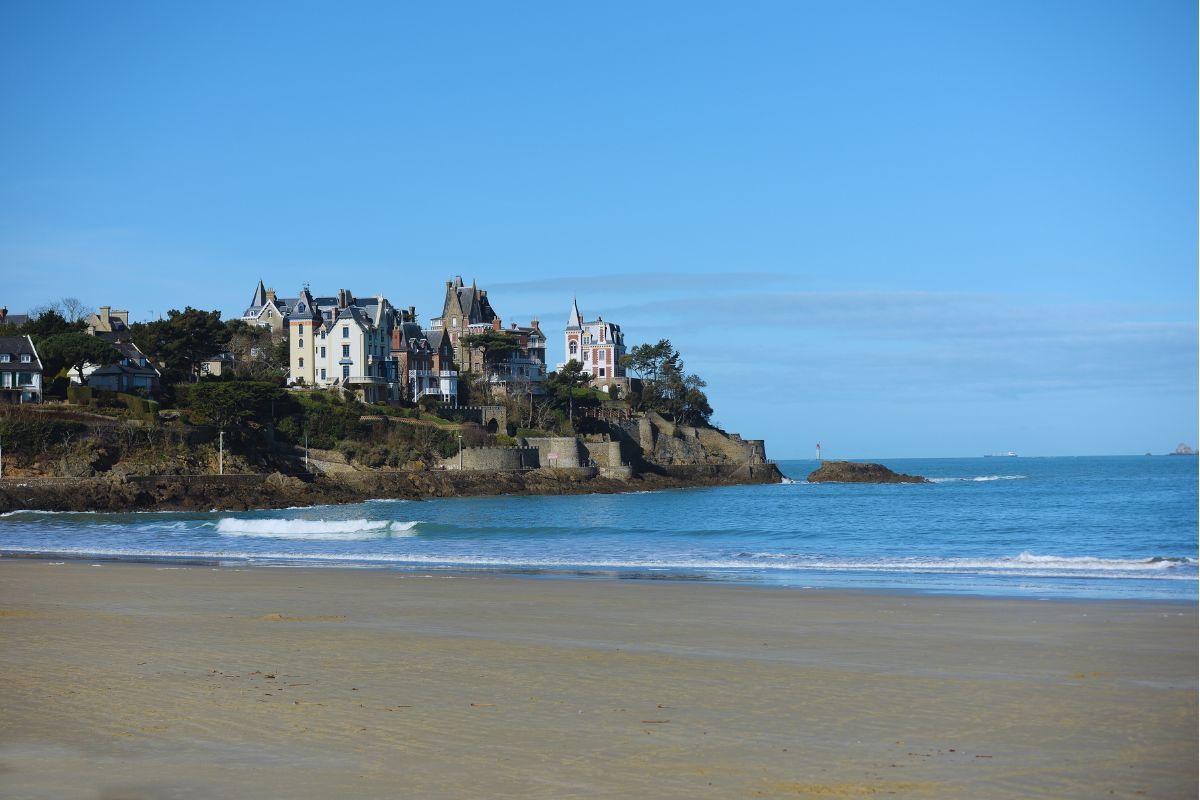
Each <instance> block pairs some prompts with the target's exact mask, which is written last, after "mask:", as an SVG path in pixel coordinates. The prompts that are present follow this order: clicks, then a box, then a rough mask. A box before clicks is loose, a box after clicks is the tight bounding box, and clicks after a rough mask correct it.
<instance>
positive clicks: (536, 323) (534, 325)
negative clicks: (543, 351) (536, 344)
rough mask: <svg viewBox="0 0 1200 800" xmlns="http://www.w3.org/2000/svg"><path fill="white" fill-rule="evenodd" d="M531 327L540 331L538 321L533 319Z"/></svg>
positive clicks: (530, 323) (530, 322)
mask: <svg viewBox="0 0 1200 800" xmlns="http://www.w3.org/2000/svg"><path fill="white" fill-rule="evenodd" d="M529 327H531V328H533V329H534V330H537V329H538V321H537V320H536V319H531V320H530V321H529Z"/></svg>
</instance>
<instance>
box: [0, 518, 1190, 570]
mask: <svg viewBox="0 0 1200 800" xmlns="http://www.w3.org/2000/svg"><path fill="white" fill-rule="evenodd" d="M254 521H256V522H266V521H268V520H254ZM288 521H289V520H276V522H288ZM290 521H294V522H300V521H303V520H290ZM359 522H365V520H359ZM339 524H346V523H339ZM399 524H401V525H415V524H417V523H399ZM372 533H373V535H372V536H369V537H364V538H377V537H380V536H384V535H387V534H386V533H385V532H382V529H372ZM251 535H254V534H251ZM333 535H334V536H336V537H337V538H339V539H342V538H343V536H339V535H338V534H333ZM410 535H411V534H410ZM272 538H298V539H308V538H316V537H313V536H308V535H303V536H289V537H282V536H278V537H272ZM343 540H344V539H343ZM3 550H4V551H5V552H9V553H40V554H44V555H47V556H56V555H57V556H60V557H61V556H64V555H75V556H78V557H92V558H96V557H116V558H120V557H122V556H125V557H129V556H133V557H138V558H204V559H218V560H219V559H228V560H248V561H258V562H262V561H267V562H270V561H276V562H292V563H296V562H302V563H308V564H312V565H314V566H318V565H320V564H322V563H324V564H327V565H334V564H336V565H339V566H355V565H365V564H396V565H410V566H412V565H420V566H429V567H447V568H468V569H470V568H490V569H505V568H512V567H518V568H522V569H563V570H573V569H614V570H619V569H644V570H673V571H682V570H696V571H703V570H735V571H742V572H745V571H751V572H754V571H760V570H761V571H769V572H776V571H783V570H794V571H810V570H815V571H821V572H871V573H930V574H977V575H991V576H1003V575H1012V576H1017V575H1020V576H1023V577H1030V578H1032V577H1073V578H1093V579H1103V578H1115V579H1121V578H1125V579H1128V578H1137V579H1143V580H1167V581H1195V580H1196V576H1195V566H1196V564H1197V560H1196V559H1194V558H1188V557H1156V558H1143V559H1103V558H1093V557H1090V556H1039V555H1034V554H1031V553H1022V554H1020V555H1018V556H1012V557H1002V558H996V559H977V560H971V559H912V560H904V559H897V560H878V561H822V560H820V559H812V558H805V557H803V556H794V555H790V554H785V553H753V554H751V553H739V554H738V555H737V556H732V557H728V558H688V557H678V558H662V559H656V558H650V557H644V558H638V557H633V558H627V559H605V558H599V559H597V558H588V557H586V556H582V555H581V556H580V557H578V558H569V557H568V558H536V557H534V558H521V557H516V556H504V555H499V554H498V555H495V556H486V555H476V556H471V555H457V554H456V555H451V554H422V553H413V552H409V553H397V552H390V553H384V552H375V553H363V554H352V553H319V554H318V553H307V552H302V551H270V552H252V551H240V550H217V551H213V550H141V549H137V550H133V549H115V548H114V549H104V550H100V549H95V548H54V549H53V550H50V551H47V550H46V549H43V548H36V549H35V548H27V547H6V548H3ZM1189 568H1190V569H1189Z"/></svg>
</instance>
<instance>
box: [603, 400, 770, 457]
mask: <svg viewBox="0 0 1200 800" xmlns="http://www.w3.org/2000/svg"><path fill="white" fill-rule="evenodd" d="M613 427H614V429H616V431H617V434H618V436H619V438H620V441H621V444H622V455H623V456H624V457H626V458H627V459H629V460H630V462H631V463H634V462H635V461H641V462H644V463H645V464H647V465H649V466H656V465H657V466H666V465H685V466H686V465H700V464H726V465H739V466H740V465H761V464H766V463H767V454H766V446H765V445H764V443H763V441H762V440H761V439H743V438H742V437H741V436H739V435H738V434H736V433H726V432H725V431H722V430H719V429H717V428H693V427H691V426H688V425H676V424H675V423H673V422H671V421H669V420H667V419H665V418H663V417H661V416H660V415H658V414H655V413H653V412H651V413H649V414H646V415H645V416H640V417H636V418H634V419H630V420H625V421H622V422H616V423H613Z"/></svg>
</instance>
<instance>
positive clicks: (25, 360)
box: [21, 353, 33, 364]
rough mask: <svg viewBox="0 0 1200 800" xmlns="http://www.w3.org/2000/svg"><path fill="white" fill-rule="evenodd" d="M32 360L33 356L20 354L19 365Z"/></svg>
mask: <svg viewBox="0 0 1200 800" xmlns="http://www.w3.org/2000/svg"><path fill="white" fill-rule="evenodd" d="M32 360H33V356H31V355H29V353H21V363H22V364H28V363H29V362H30V361H32Z"/></svg>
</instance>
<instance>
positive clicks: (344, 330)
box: [342, 325, 350, 339]
mask: <svg viewBox="0 0 1200 800" xmlns="http://www.w3.org/2000/svg"><path fill="white" fill-rule="evenodd" d="M342 338H343V339H349V338H350V326H349V325H347V326H346V327H344V328H342Z"/></svg>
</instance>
